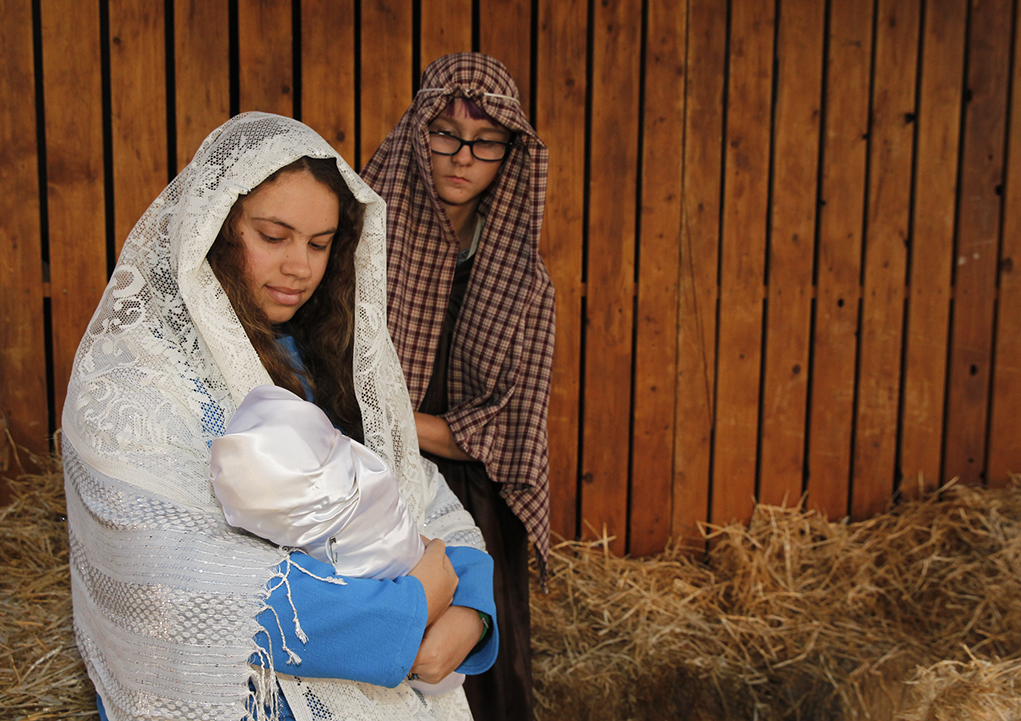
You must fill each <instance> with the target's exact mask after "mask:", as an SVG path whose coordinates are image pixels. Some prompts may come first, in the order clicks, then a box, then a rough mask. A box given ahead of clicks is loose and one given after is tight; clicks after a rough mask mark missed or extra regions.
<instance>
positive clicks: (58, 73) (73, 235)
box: [40, 0, 107, 425]
mask: <svg viewBox="0 0 1021 721" xmlns="http://www.w3.org/2000/svg"><path fill="white" fill-rule="evenodd" d="M40 9H41V16H42V46H43V47H42V55H43V78H44V80H45V86H44V88H43V96H44V103H45V112H46V124H45V126H46V181H47V207H48V211H49V214H48V219H49V248H50V287H51V306H50V307H51V311H52V327H53V387H54V389H55V391H54V395H55V397H54V399H53V401H54V410H55V412H56V414H57V423H58V425H59V423H60V413H61V410H62V408H63V405H64V396H65V394H66V392H67V390H66V389H67V381H68V379H69V378H70V373H71V364H72V362H73V361H74V354H75V351H76V350H77V349H78V343H79V342H80V341H81V338H82V335H83V334H84V333H85V328H86V326H87V325H88V322H89V319H90V318H91V317H92V313H93V312H94V311H95V309H96V306H97V305H98V304H99V299H100V297H101V296H102V294H103V289H104V288H105V287H106V280H107V277H106V266H107V259H106V212H105V209H104V202H103V197H104V192H103V183H104V169H103V107H102V86H101V68H100V28H99V14H98V13H97V12H96V7H95V6H94V5H91V4H85V3H71V4H68V3H62V2H57V1H56V0H43V2H42V3H41V6H40Z"/></svg>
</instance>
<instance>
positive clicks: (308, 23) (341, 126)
mask: <svg viewBox="0 0 1021 721" xmlns="http://www.w3.org/2000/svg"><path fill="white" fill-rule="evenodd" d="M354 20H355V9H354V2H353V0H302V5H301V119H302V122H304V123H305V124H306V125H308V126H309V127H311V128H312V129H313V130H315V131H316V132H317V133H319V134H320V135H322V136H323V137H324V138H326V140H327V141H328V142H329V143H330V145H332V146H333V147H334V149H335V150H336V151H337V152H338V153H340V154H341V156H342V157H343V158H344V160H346V161H347V162H348V163H349V164H351V165H354V162H355V101H356V97H355V53H354V47H355V23H354Z"/></svg>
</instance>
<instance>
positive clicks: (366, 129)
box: [358, 0, 412, 164]
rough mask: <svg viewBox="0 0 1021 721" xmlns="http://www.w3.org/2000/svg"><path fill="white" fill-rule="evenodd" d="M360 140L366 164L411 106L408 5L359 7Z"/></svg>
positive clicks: (388, 1)
mask: <svg viewBox="0 0 1021 721" xmlns="http://www.w3.org/2000/svg"><path fill="white" fill-rule="evenodd" d="M359 30H360V32H361V34H362V66H361V72H362V77H361V93H362V108H361V113H362V117H361V138H360V139H359V142H358V147H359V150H360V154H361V155H360V159H359V160H358V162H359V164H364V163H365V162H367V161H368V159H369V158H370V157H372V154H373V153H374V152H376V148H378V147H379V144H380V143H382V142H383V139H384V138H386V136H387V135H388V134H389V133H390V131H391V130H393V127H394V126H395V125H396V124H397V121H398V120H400V119H401V116H402V115H404V111H405V110H407V108H408V106H409V105H410V104H411V88H412V82H411V81H412V78H411V75H412V73H411V68H412V53H411V35H412V18H411V3H407V2H402V1H401V0H380V1H379V2H372V3H362V26H361V28H360V29H359Z"/></svg>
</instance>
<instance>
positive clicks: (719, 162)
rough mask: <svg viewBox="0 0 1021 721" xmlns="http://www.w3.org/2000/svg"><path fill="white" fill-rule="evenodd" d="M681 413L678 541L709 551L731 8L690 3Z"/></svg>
mask: <svg viewBox="0 0 1021 721" xmlns="http://www.w3.org/2000/svg"><path fill="white" fill-rule="evenodd" d="M687 25H688V27H687V75H686V83H687V88H686V100H685V117H684V124H685V128H684V171H683V172H684V176H683V180H682V184H681V192H682V197H681V199H680V203H681V213H682V217H681V260H680V263H681V271H680V307H679V311H678V312H679V317H678V334H677V412H676V414H675V416H676V421H675V429H676V439H675V446H674V447H675V455H676V457H675V459H674V467H675V475H674V480H673V485H674V489H673V519H672V523H671V529H672V532H671V535H672V536H673V537H674V538H675V539H677V540H678V541H680V542H682V543H684V544H688V545H692V546H695V545H701V543H702V540H701V534H700V532H699V526H698V524H699V523H705V522H706V521H708V520H709V486H710V468H711V464H712V457H711V455H712V436H713V423H714V411H713V386H714V383H715V369H716V305H717V300H718V287H717V273H718V265H719V243H720V204H721V193H722V186H721V182H722V168H723V94H724V78H725V77H726V73H725V67H726V60H727V8H726V5H725V4H724V3H720V2H717V1H716V0H688V23H687Z"/></svg>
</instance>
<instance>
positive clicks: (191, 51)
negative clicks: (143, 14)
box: [174, 0, 230, 171]
mask: <svg viewBox="0 0 1021 721" xmlns="http://www.w3.org/2000/svg"><path fill="white" fill-rule="evenodd" d="M174 96H175V100H176V102H175V105H174V114H175V118H176V127H175V132H176V135H177V170H178V171H180V170H181V168H183V167H184V166H185V165H187V164H188V163H189V162H191V159H192V157H193V156H194V155H195V151H196V150H198V149H199V145H201V144H202V141H203V140H205V138H206V136H207V135H209V133H211V132H212V131H213V129H214V128H217V127H219V126H220V125H222V124H223V123H225V122H226V121H227V119H228V118H229V117H230V27H229V13H228V1H227V0H175V2H174Z"/></svg>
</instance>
